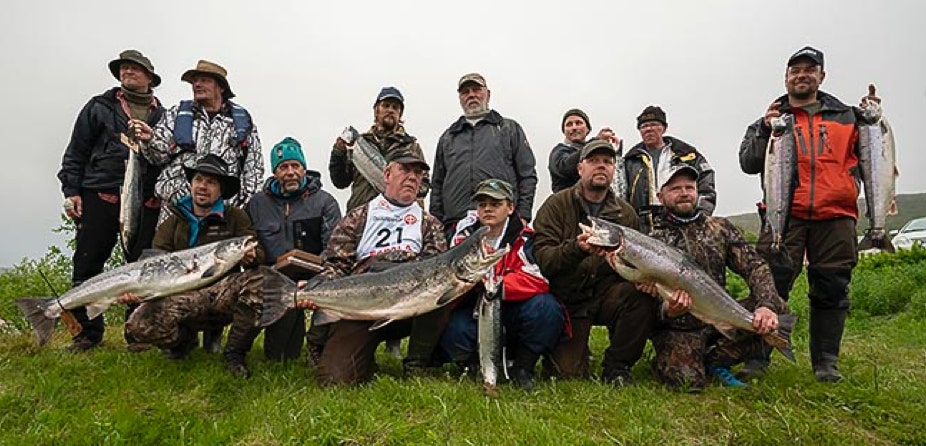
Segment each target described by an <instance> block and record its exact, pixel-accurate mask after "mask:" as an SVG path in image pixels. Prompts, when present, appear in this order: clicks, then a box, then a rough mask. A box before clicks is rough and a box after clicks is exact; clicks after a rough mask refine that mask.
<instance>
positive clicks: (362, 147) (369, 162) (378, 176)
mask: <svg viewBox="0 0 926 446" xmlns="http://www.w3.org/2000/svg"><path fill="white" fill-rule="evenodd" d="M341 139H342V140H344V142H346V143H347V149H348V150H347V156H348V159H350V160H351V162H352V163H354V167H355V168H356V169H357V172H360V175H362V176H363V178H364V179H366V180H367V181H368V182H369V183H370V184H371V185H372V186H373V188H374V189H376V191H377V192H383V191H385V190H386V180H385V179H384V178H383V172H384V171H385V170H386V158H385V157H383V154H382V153H380V152H379V149H377V148H376V146H374V145H373V144H370V142H369V141H367V140H366V139H364V138H362V137H361V136H360V132H358V131H357V130H356V129H355V128H353V127H350V126H348V127H347V128H346V129H344V131H343V132H342V133H341Z"/></svg>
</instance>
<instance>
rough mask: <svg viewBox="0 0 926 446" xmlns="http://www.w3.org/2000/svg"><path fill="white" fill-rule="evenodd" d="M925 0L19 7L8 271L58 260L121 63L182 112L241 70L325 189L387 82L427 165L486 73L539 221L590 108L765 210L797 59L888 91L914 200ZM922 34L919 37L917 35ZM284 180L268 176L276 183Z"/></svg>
mask: <svg viewBox="0 0 926 446" xmlns="http://www.w3.org/2000/svg"><path fill="white" fill-rule="evenodd" d="M924 5H926V3H924V2H922V1H912V0H911V1H885V2H872V1H856V0H852V1H846V0H831V1H806V0H805V1H799V2H798V1H775V2H742V1H673V2H668V1H665V2H660V1H647V2H619V1H594V2H592V1H589V2H583V1H574V2H555V3H554V2H541V1H467V2H452V3H451V2H443V1H414V2H412V1H407V2H405V1H396V2H383V1H377V2H354V1H337V2H307V1H291V2H276V1H263V2H254V1H219V0H214V1H158V2H132V1H119V2H116V1H90V2H70V1H57V2H51V1H44V0H27V1H23V0H12V1H6V2H4V11H3V14H2V15H0V54H2V56H3V58H4V61H3V69H2V70H0V98H2V103H3V105H4V106H3V107H2V111H0V113H2V115H3V116H2V119H0V129H2V132H0V134H2V136H3V146H4V147H3V153H4V154H5V157H4V159H3V161H2V163H0V169H2V174H0V203H2V204H3V210H4V213H5V215H4V216H3V217H2V218H0V265H9V264H12V263H16V262H18V261H20V260H21V259H22V258H23V257H37V256H39V255H41V254H42V253H43V252H45V250H46V248H47V247H48V246H49V245H53V244H59V245H62V246H63V237H61V236H59V235H56V234H52V233H51V229H52V228H54V227H56V226H58V224H59V220H58V218H59V217H58V216H59V214H60V211H61V202H62V200H63V197H62V195H61V192H60V184H59V182H58V180H57V178H56V176H55V175H56V173H57V171H58V169H59V168H60V164H61V155H62V153H63V152H64V149H65V147H66V145H67V142H68V138H69V136H70V133H71V129H72V126H73V124H74V120H75V118H76V116H77V113H78V111H79V110H80V109H81V107H83V105H84V104H85V103H86V102H87V100H88V99H89V98H90V97H91V96H93V95H96V94H99V93H101V92H103V91H104V90H106V89H108V88H110V87H112V86H114V85H116V81H115V79H113V77H112V76H111V75H110V73H109V71H108V69H107V63H108V62H109V61H110V60H112V59H114V58H115V57H116V56H117V55H118V53H119V52H120V51H121V50H124V49H127V48H135V49H139V50H141V51H142V52H144V53H145V54H146V55H147V56H149V57H150V58H151V60H152V62H153V63H154V65H155V68H156V70H157V72H158V74H160V75H161V77H162V78H163V84H162V85H161V86H160V87H159V88H158V89H157V90H156V93H157V95H158V96H159V97H160V98H161V100H162V101H163V102H164V103H165V105H166V106H168V107H169V106H171V105H173V104H176V103H177V102H178V101H180V100H182V99H188V98H190V97H191V96H192V95H191V92H190V86H189V84H186V83H182V82H181V81H180V75H181V74H182V73H183V71H185V70H186V69H189V68H192V67H193V66H194V65H195V64H196V61H197V60H198V59H201V58H202V59H208V60H211V61H214V62H217V63H219V64H221V65H223V66H225V67H226V68H227V69H228V71H229V76H228V78H229V82H230V83H231V86H232V89H233V90H234V91H235V93H236V94H237V95H238V98H237V99H236V100H237V101H239V103H240V104H242V105H243V106H245V107H246V108H247V109H248V110H249V111H250V112H251V114H252V116H253V118H254V121H255V123H256V125H257V127H258V129H259V131H260V136H261V140H262V143H263V145H264V154H265V156H264V158H265V164H267V165H269V162H267V161H266V154H267V153H268V152H269V148H270V147H271V146H272V145H273V144H274V143H276V142H278V141H279V140H281V139H282V138H283V137H285V136H293V137H295V138H296V139H298V140H299V141H301V142H302V145H303V148H304V149H305V152H306V157H307V159H308V163H309V167H310V168H313V169H316V170H319V171H321V172H322V173H323V177H322V181H323V183H325V184H326V189H327V190H328V191H329V192H332V193H333V194H334V195H335V197H336V198H337V199H338V201H339V202H340V203H341V206H342V207H343V206H344V204H345V203H346V202H347V197H348V194H347V192H346V191H339V190H334V189H333V187H332V186H331V185H330V181H328V180H327V178H328V174H327V163H328V155H329V151H330V147H331V143H332V141H333V140H334V138H335V137H336V136H337V135H338V134H339V133H340V131H341V129H343V128H344V127H345V126H346V125H353V126H354V127H357V128H358V129H366V128H368V127H369V125H370V124H371V123H372V105H373V100H374V98H375V96H376V94H377V92H378V91H379V89H380V88H381V87H383V86H385V85H394V86H396V87H398V88H399V89H400V90H401V91H402V93H403V94H404V95H405V98H406V110H405V116H404V118H405V120H406V128H407V129H408V131H409V133H411V134H413V135H415V136H417V137H418V139H419V140H420V142H421V145H422V147H423V149H424V151H425V154H426V155H427V157H428V158H429V161H430V160H432V159H433V156H434V152H435V144H436V142H437V139H438V137H439V136H440V134H441V132H443V130H444V129H446V128H447V127H448V126H449V125H450V124H451V123H452V122H453V121H454V120H455V119H457V117H458V116H459V115H460V113H461V111H460V108H459V103H458V100H457V94H456V82H457V79H458V78H459V77H460V75H462V74H464V73H467V72H471V71H477V72H480V73H482V74H483V75H484V76H485V77H486V79H487V81H488V84H489V89H490V90H491V91H492V99H491V104H490V105H491V106H492V107H493V108H494V109H496V110H498V111H499V112H500V113H501V114H502V115H504V116H507V117H510V118H513V119H515V120H517V121H518V122H520V123H521V125H522V126H523V127H524V129H525V131H526V133H527V136H528V139H529V141H530V144H531V146H532V147H533V150H534V154H535V156H536V158H537V174H538V177H539V184H538V190H537V199H536V201H535V203H534V211H535V212H536V210H537V209H538V208H539V206H540V203H542V201H543V200H544V199H545V198H546V197H547V196H548V195H549V193H550V177H549V172H548V170H547V159H548V156H549V152H550V149H551V148H552V147H553V146H554V145H555V144H556V143H557V142H559V141H560V140H561V139H562V138H563V136H562V134H561V132H560V121H561V119H562V114H563V112H564V111H565V110H567V109H569V108H571V107H580V108H582V109H584V110H585V111H586V112H587V113H588V114H589V115H590V117H591V122H592V126H593V127H594V128H595V129H598V128H600V127H601V126H610V127H612V128H613V129H615V130H616V131H617V133H618V135H619V136H621V137H623V138H626V140H627V144H625V146H626V147H630V145H632V144H635V143H636V142H638V141H639V134H638V133H637V131H636V128H635V117H636V116H637V115H638V114H639V113H640V111H641V110H642V109H643V108H644V107H645V106H647V105H649V104H658V105H660V106H662V108H663V109H665V110H666V112H667V113H668V121H669V128H668V133H667V134H669V135H672V136H676V137H679V138H681V139H683V140H685V141H687V142H689V143H691V144H693V145H694V146H695V147H697V148H698V149H699V150H700V151H701V152H702V153H704V154H705V156H706V157H707V158H708V160H709V161H710V163H711V164H712V165H713V167H714V169H715V170H716V171H717V189H718V200H717V213H718V214H719V215H728V214H735V213H742V212H750V211H752V210H754V209H755V207H754V203H755V202H756V201H757V200H758V199H759V198H760V188H759V182H758V178H757V177H754V176H747V175H745V174H743V173H742V172H741V171H740V169H739V164H738V160H737V152H738V148H739V143H740V139H741V138H742V135H743V131H744V129H745V127H746V125H747V124H748V123H749V122H751V121H752V120H754V119H756V118H757V117H758V116H760V115H761V114H762V113H763V112H764V110H765V108H766V106H767V105H768V104H769V103H770V102H771V101H772V100H773V99H774V98H776V97H777V96H779V95H780V94H782V93H783V92H784V87H783V81H784V70H785V62H786V60H787V58H788V56H789V55H790V54H791V53H793V52H794V51H795V50H797V49H799V48H801V47H802V46H804V45H807V44H810V45H814V46H816V47H817V48H819V49H820V50H822V51H823V52H824V53H825V57H826V72H827V76H826V80H825V81H824V84H823V87H822V88H823V89H824V90H826V91H828V92H830V93H832V94H834V95H836V96H837V97H839V98H841V99H842V100H843V101H845V102H848V103H853V104H854V103H857V101H858V99H859V98H860V97H861V96H862V95H863V94H865V92H866V86H867V84H868V83H869V82H873V83H875V84H876V85H877V86H878V93H879V95H880V96H882V97H883V98H884V110H885V114H886V115H887V116H888V117H890V119H891V123H892V125H893V128H894V131H895V132H896V140H897V146H898V159H899V163H900V166H901V173H902V175H901V177H900V179H899V183H898V189H899V191H900V192H901V193H910V192H923V191H926V175H924V174H922V173H921V169H924V168H926V150H924V149H923V147H922V142H920V141H917V140H915V132H916V131H917V128H919V126H921V125H924V123H926V119H924V118H926V112H924V110H926V46H924V45H923V42H924V41H926V33H924V31H922V29H923V28H922V23H923V17H926V6H924ZM917 30H919V31H917ZM268 170H269V168H268Z"/></svg>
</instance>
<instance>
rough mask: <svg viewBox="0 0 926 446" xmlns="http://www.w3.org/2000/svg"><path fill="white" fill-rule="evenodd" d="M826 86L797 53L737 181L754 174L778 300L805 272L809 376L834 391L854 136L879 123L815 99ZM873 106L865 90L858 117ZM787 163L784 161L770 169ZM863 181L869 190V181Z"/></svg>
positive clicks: (743, 152) (849, 240) (849, 242)
mask: <svg viewBox="0 0 926 446" xmlns="http://www.w3.org/2000/svg"><path fill="white" fill-rule="evenodd" d="M825 77H826V72H825V71H824V69H823V53H822V52H821V51H820V50H818V49H816V48H812V47H809V46H808V47H804V48H801V49H800V50H798V51H797V52H795V53H794V54H793V55H792V56H791V57H790V58H789V59H788V63H787V67H786V69H785V79H784V80H785V89H786V91H787V93H786V94H785V95H784V96H781V97H779V98H778V99H776V100H775V101H774V102H772V104H771V105H769V106H768V108H767V110H766V111H765V115H764V116H763V117H762V118H760V119H759V120H757V121H756V122H755V123H753V124H751V125H750V126H749V127H748V128H747V129H746V134H745V136H744V137H743V141H742V144H741V146H740V152H739V159H740V166H741V168H742V170H743V172H745V173H747V174H757V173H761V174H762V175H763V178H764V180H765V181H764V186H763V189H764V191H765V199H764V200H763V203H761V206H760V213H761V214H762V215H763V220H764V224H763V231H762V233H761V235H760V237H759V242H758V245H757V248H758V250H759V252H760V253H762V254H763V255H764V256H765V257H766V259H767V260H768V261H769V264H770V265H771V268H772V274H773V275H774V278H775V286H776V288H777V290H778V294H779V295H780V296H781V297H782V298H783V299H784V300H787V299H788V295H789V293H790V291H791V287H792V286H793V285H794V281H795V280H796V279H797V277H798V275H799V274H800V272H801V268H802V265H803V261H804V258H805V257H806V259H807V260H808V262H809V264H808V266H807V280H808V282H809V285H810V287H809V292H808V298H809V299H810V358H811V362H812V365H813V370H814V376H815V378H816V379H817V381H821V382H837V381H840V380H842V375H841V374H840V373H839V370H838V369H837V366H836V362H837V359H838V357H839V347H840V344H841V341H842V334H843V329H844V326H845V322H846V316H847V314H848V311H849V283H850V282H851V279H852V270H853V268H854V267H855V264H856V261H857V258H858V257H857V256H858V255H857V251H856V220H857V219H858V207H857V201H856V200H857V199H858V195H859V188H858V185H859V171H860V170H863V169H860V168H863V167H864V166H862V165H861V164H860V155H865V154H863V153H861V152H870V151H871V148H870V147H869V148H866V147H862V144H860V143H859V130H860V128H861V127H862V126H864V125H866V124H874V123H875V122H876V121H878V120H879V119H880V116H871V115H870V114H869V113H866V112H865V111H863V110H861V109H858V108H855V107H850V106H848V105H846V104H844V103H843V102H841V101H840V100H839V99H837V98H836V97H835V96H833V95H830V94H828V93H825V92H823V91H821V90H820V85H821V84H822V83H823V80H824V78H825ZM880 102H881V100H880V98H878V97H877V96H875V89H874V86H873V85H872V86H870V87H869V93H868V95H867V96H865V97H863V98H862V103H861V105H860V107H861V108H862V109H868V108H869V107H871V106H873V105H876V104H878V103H880ZM785 155H786V156H789V157H790V158H777V159H776V157H779V156H785ZM782 160H783V161H782ZM892 174H893V172H892ZM865 181H866V189H868V188H869V187H868V186H869V184H870V181H871V178H865ZM890 181H893V177H892V176H890ZM766 207H767V209H768V212H766V211H765V209H766ZM869 208H871V204H869ZM767 364H768V357H767V356H764V357H763V356H761V355H760V356H759V357H757V358H754V360H753V361H750V362H749V363H747V367H746V369H745V374H746V375H751V374H759V373H762V372H763V371H764V369H765V367H766V366H767Z"/></svg>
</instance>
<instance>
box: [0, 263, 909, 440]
mask: <svg viewBox="0 0 926 446" xmlns="http://www.w3.org/2000/svg"><path fill="white" fill-rule="evenodd" d="M60 263H61V262H54V261H50V262H48V261H43V262H39V264H40V265H44V266H42V268H47V269H51V270H53V269H54V265H59V264H60ZM30 268H31V267H29V265H23V266H22V267H20V268H17V269H15V270H14V271H12V272H11V273H9V274H0V317H2V318H4V319H6V320H8V321H10V324H8V325H7V327H8V328H7V329H6V331H5V332H4V331H3V330H0V332H2V333H0V377H2V378H0V445H7V444H10V445H64V444H66V445H82V444H87V445H98V444H106V445H120V444H131V445H146V444H207V445H212V444H240V445H275V444H461V445H465V444H476V445H480V444H553V445H562V444H698V445H701V444H755V445H768V444H813V445H817V444H832V445H847V444H848V445H854V444H858V445H882V444H883V445H888V444H926V251H923V252H920V251H917V252H914V253H910V254H907V255H905V256H893V257H892V256H890V255H888V254H884V255H879V257H873V258H868V259H866V260H864V261H863V262H862V263H861V264H860V266H859V268H857V270H856V275H855V279H854V280H853V285H852V299H853V302H854V305H855V306H856V307H855V309H854V310H853V312H852V314H851V317H850V319H849V321H848V324H847V328H846V336H845V339H844V342H843V354H842V356H841V359H840V370H841V371H842V372H843V374H844V375H845V376H846V381H845V382H843V383H840V384H820V383H817V382H815V381H814V380H813V377H812V373H811V371H810V365H809V359H808V356H807V311H808V310H807V299H806V292H807V286H806V280H805V279H804V277H803V276H802V277H801V278H800V279H799V280H798V281H797V284H796V286H795V289H794V292H793V294H792V299H791V303H792V309H793V311H794V312H795V313H796V314H797V315H798V317H799V321H798V326H797V328H796V330H795V333H794V343H795V352H796V353H797V359H798V363H797V364H790V363H787V362H786V361H784V360H782V359H781V358H780V356H777V355H776V356H775V361H774V363H773V365H772V368H771V369H770V372H769V374H768V375H767V376H766V377H765V378H764V379H762V380H759V381H755V382H753V383H751V387H749V388H748V389H726V388H721V387H718V386H711V387H709V388H708V389H706V390H705V391H704V392H703V393H701V394H685V393H679V392H675V391H672V390H669V389H667V388H665V387H663V386H661V385H659V384H658V383H656V381H655V379H654V377H653V374H652V372H651V371H650V369H649V359H650V357H651V354H652V353H651V352H650V351H647V353H646V357H645V358H644V360H643V361H641V362H640V363H638V364H637V366H636V367H635V368H634V370H633V372H634V375H635V378H636V384H635V385H633V386H631V387H629V388H624V389H616V388H612V387H610V386H608V385H605V384H602V383H600V382H598V381H596V380H588V381H569V382H567V381H554V380H549V381H543V382H541V383H540V384H539V385H538V388H537V390H536V391H535V392H533V393H530V394H528V393H524V392H523V391H520V390H518V389H516V388H514V387H512V386H510V385H503V386H502V392H501V395H500V397H499V398H497V399H489V398H486V397H484V396H482V392H481V385H480V384H479V383H478V382H476V381H475V380H473V379H471V378H468V377H461V376H460V374H459V372H458V371H457V370H456V369H455V368H453V367H449V366H448V367H446V368H444V369H443V370H442V375H440V376H435V377H430V378H415V379H403V378H401V364H400V362H399V360H397V359H395V358H393V357H391V356H389V355H387V354H385V353H383V352H380V354H379V358H378V359H379V363H380V371H379V373H378V374H377V375H376V378H375V379H374V380H373V382H371V383H369V384H366V385H363V386H360V387H357V388H334V389H332V388H325V389H321V388H319V387H318V386H317V385H316V383H315V379H314V373H313V372H312V371H311V369H310V368H309V367H308V366H307V365H306V364H305V362H304V360H300V361H295V362H292V363H285V364H280V363H274V362H269V361H266V360H264V359H263V353H262V351H261V348H260V340H258V342H257V343H256V344H255V350H254V351H252V353H251V355H250V357H249V363H250V365H251V368H252V372H253V376H252V378H251V379H248V380H240V379H235V378H233V377H232V376H231V375H230V374H229V373H228V372H226V370H225V367H224V362H223V361H222V359H221V357H220V356H218V355H215V356H211V355H207V354H206V353H204V352H203V351H202V350H197V351H195V352H194V353H193V355H192V357H191V358H189V359H187V360H184V361H170V360H167V359H165V358H163V357H162V356H161V355H160V353H159V352H158V351H148V352H144V353H139V354H133V353H129V352H127V351H126V350H125V344H124V341H123V340H122V333H121V331H122V330H121V329H122V326H121V318H120V317H118V316H117V315H118V314H119V311H120V310H121V308H115V309H112V310H110V311H109V312H108V313H107V317H108V321H109V322H110V323H111V324H112V325H110V326H109V327H108V331H107V337H106V340H105V343H104V344H103V346H102V347H101V348H98V349H94V350H92V351H90V352H86V353H82V354H72V353H69V352H67V351H66V350H65V349H64V347H65V346H66V345H67V343H68V341H69V339H68V336H67V335H66V333H64V331H63V329H61V328H59V330H58V332H57V333H56V335H55V338H54V340H53V341H52V342H51V343H50V344H49V345H47V346H45V347H42V348H39V347H36V346H35V344H34V340H33V338H32V333H31V331H29V330H23V321H22V320H21V318H19V319H17V317H18V316H17V315H16V309H15V308H14V307H13V306H12V304H11V300H12V299H13V298H15V297H17V296H21V295H24V294H25V295H41V294H44V293H43V289H42V288H43V285H42V283H41V281H40V279H39V280H38V281H36V280H33V279H34V277H32V276H33V274H32V272H31V269H30ZM63 272H64V271H59V272H58V274H57V278H56V277H52V281H53V282H55V283H58V282H57V281H60V280H61V277H60V274H62V273H63ZM730 287H731V289H732V291H733V294H735V295H740V296H741V295H742V293H743V292H744V291H745V289H743V288H742V284H740V283H737V282H736V281H731V283H730ZM606 342H607V341H606V333H605V331H604V330H602V329H600V328H597V329H596V330H595V331H594V332H593V337H592V351H593V352H594V353H595V354H596V356H597V357H598V358H596V360H595V361H594V363H595V364H597V362H598V360H599V359H600V355H601V353H602V351H603V349H604V348H605V344H606ZM599 371H600V370H599V368H598V367H595V369H594V370H593V372H595V373H596V374H597V373H598V372H599Z"/></svg>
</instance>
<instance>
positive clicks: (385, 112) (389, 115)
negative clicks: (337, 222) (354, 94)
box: [328, 87, 430, 210]
mask: <svg viewBox="0 0 926 446" xmlns="http://www.w3.org/2000/svg"><path fill="white" fill-rule="evenodd" d="M404 111H405V98H404V97H403V96H402V92H400V91H399V89H398V88H395V87H383V89H382V90H381V91H380V92H379V95H377V96H376V101H375V102H374V103H373V126H372V127H370V130H368V131H367V132H366V133H364V134H362V135H360V137H361V138H363V139H365V140H367V141H369V142H370V144H373V145H374V146H375V147H376V148H377V149H379V152H380V153H381V154H382V155H383V158H385V157H386V156H388V155H389V153H390V152H392V151H394V150H407V151H409V152H412V153H414V154H415V156H418V157H420V158H421V159H424V153H423V152H422V151H421V146H420V145H418V140H417V139H415V137H414V136H411V135H409V134H408V133H405V127H404V126H402V123H403V121H402V113H403V112H404ZM328 174H329V175H330V176H331V182H332V183H333V184H334V187H336V188H338V189H344V188H345V187H347V186H350V198H349V199H348V200H347V209H348V210H349V209H353V208H355V207H357V206H360V205H362V204H366V203H368V202H369V201H370V200H372V199H373V197H375V196H376V195H378V194H379V191H377V190H376V189H375V188H373V185H371V184H370V182H369V181H367V180H366V178H364V177H363V175H361V174H360V172H359V171H358V170H357V169H356V168H354V165H353V163H352V162H351V160H350V155H349V154H348V152H347V145H346V144H345V142H344V140H342V139H341V138H338V139H337V140H335V142H334V147H333V148H332V149H331V159H330V161H329V162H328ZM429 189H430V180H429V179H428V174H427V172H425V175H424V179H423V180H422V183H421V191H420V192H419V193H418V195H419V196H420V197H424V196H426V195H427V194H428V190H429ZM419 204H421V203H419Z"/></svg>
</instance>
